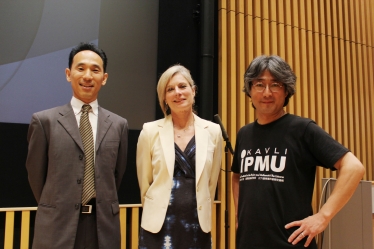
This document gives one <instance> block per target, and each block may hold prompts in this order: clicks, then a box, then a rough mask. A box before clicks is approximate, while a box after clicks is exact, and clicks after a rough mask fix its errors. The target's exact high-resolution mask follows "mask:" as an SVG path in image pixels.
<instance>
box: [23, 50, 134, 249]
mask: <svg viewBox="0 0 374 249" xmlns="http://www.w3.org/2000/svg"><path fill="white" fill-rule="evenodd" d="M106 65H107V58H106V55H105V53H104V51H102V50H101V49H99V48H98V47H97V46H96V45H94V44H90V43H81V44H79V45H78V46H76V47H75V48H73V49H72V51H71V52H70V56H69V68H67V69H66V70H65V73H66V79H67V81H69V82H70V83H71V86H72V90H73V97H72V99H71V101H70V102H69V103H68V104H66V105H64V106H59V107H55V108H52V109H49V110H45V111H41V112H38V113H34V114H33V116H32V120H31V124H30V127H29V132H28V141H29V152H28V156H27V161H26V168H27V171H28V178H29V182H30V186H31V189H32V191H33V193H34V196H35V199H36V201H37V202H38V211H37V213H36V219H35V230H34V231H35V232H34V240H33V248H34V249H52V248H64V249H68V248H72V249H73V248H74V249H78V248H90V249H97V248H100V249H104V248H105V249H108V248H110V249H119V248H120V239H121V238H120V222H119V203H118V196H117V190H118V188H119V186H120V183H121V179H122V176H123V174H124V172H125V168H126V161H127V137H128V124H127V121H126V119H124V118H122V117H120V116H118V115H116V114H114V113H112V112H109V111H107V110H105V109H104V108H102V107H100V106H99V105H98V102H97V96H98V93H99V91H100V88H101V86H103V85H105V84H106V81H107V78H108V74H107V73H106ZM84 104H89V105H90V106H91V107H90V108H92V109H91V110H90V111H89V113H88V117H89V123H90V125H91V127H92V135H91V137H93V141H92V142H91V144H92V145H93V144H94V146H93V147H94V156H93V158H94V160H93V161H94V173H93V179H94V181H93V182H94V194H93V197H92V198H91V197H90V198H91V199H90V200H89V201H88V203H87V204H86V203H85V201H83V204H82V189H83V185H84V171H85V161H86V158H87V152H86V153H85V149H84V148H86V147H84V146H83V142H82V136H81V133H80V130H79V126H80V118H81V116H82V115H81V114H82V113H83V111H82V110H83V109H82V106H83V105H84ZM87 122H88V121H87ZM90 130H91V129H90Z"/></svg>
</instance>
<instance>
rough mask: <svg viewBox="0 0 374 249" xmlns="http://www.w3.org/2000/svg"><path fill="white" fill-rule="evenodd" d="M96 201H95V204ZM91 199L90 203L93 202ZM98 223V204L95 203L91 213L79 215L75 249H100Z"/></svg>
mask: <svg viewBox="0 0 374 249" xmlns="http://www.w3.org/2000/svg"><path fill="white" fill-rule="evenodd" d="M94 202H95V201H93V204H94ZM91 203H92V202H91V201H90V202H89V203H88V204H91ZM98 248H99V242H98V238H97V225H96V206H95V205H93V212H92V213H91V214H84V213H81V214H80V216H79V222H78V229H77V236H76V238H75V244H74V249H98Z"/></svg>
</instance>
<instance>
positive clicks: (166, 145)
mask: <svg viewBox="0 0 374 249" xmlns="http://www.w3.org/2000/svg"><path fill="white" fill-rule="evenodd" d="M158 130H159V134H160V141H161V146H162V151H163V152H164V157H165V161H166V167H167V169H168V172H169V176H170V178H171V179H172V178H173V174H174V162H175V148H174V133H173V122H172V120H171V115H169V116H167V117H166V118H165V119H164V122H163V123H162V122H160V123H159V124H158Z"/></svg>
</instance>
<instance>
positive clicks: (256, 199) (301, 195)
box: [231, 56, 365, 249]
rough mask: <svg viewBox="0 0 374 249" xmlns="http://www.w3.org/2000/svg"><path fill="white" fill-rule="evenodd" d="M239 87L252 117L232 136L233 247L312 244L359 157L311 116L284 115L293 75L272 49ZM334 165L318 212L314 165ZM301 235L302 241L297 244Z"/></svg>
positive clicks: (346, 192)
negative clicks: (249, 103) (336, 174)
mask: <svg viewBox="0 0 374 249" xmlns="http://www.w3.org/2000/svg"><path fill="white" fill-rule="evenodd" d="M244 81H245V86H244V89H243V91H244V92H245V93H246V95H247V96H249V97H250V98H251V99H252V106H253V107H254V108H255V109H256V115H257V120H256V121H255V122H253V123H250V124H248V125H246V126H244V127H242V128H241V129H240V130H239V132H238V135H237V140H236V148H235V154H234V159H233V164H232V168H231V169H232V171H233V172H234V174H233V178H232V185H233V195H234V203H235V212H236V218H237V235H236V248H238V249H242V248H245V249H251V248H253V249H265V248H305V247H307V248H313V249H316V248H317V245H316V242H315V239H314V237H315V236H316V235H317V234H319V233H321V232H322V231H323V230H324V229H325V228H326V227H327V225H328V223H329V222H330V220H331V219H332V218H333V217H334V216H335V215H336V213H337V212H338V211H339V210H340V209H341V208H342V207H343V206H344V205H345V204H346V203H347V202H348V200H349V198H350V197H351V196H352V194H353V193H354V191H355V189H356V187H357V185H358V183H359V181H360V180H361V178H362V176H363V175H364V173H365V169H364V167H363V165H362V164H361V162H360V161H359V160H358V159H357V158H356V157H355V156H354V155H353V154H352V153H351V152H350V151H349V150H348V149H347V148H345V147H344V146H343V145H341V144H340V143H338V142H337V141H336V140H334V139H333V138H332V137H331V136H330V135H329V134H328V133H326V132H325V131H324V130H323V129H322V128H320V127H319V126H317V125H316V123H315V122H313V121H312V120H310V119H306V118H301V117H298V116H295V115H291V114H286V112H285V111H284V109H283V107H284V106H286V105H287V104H288V101H289V98H290V97H291V96H292V95H293V94H294V93H295V83H296V76H295V74H294V73H293V71H292V69H291V68H290V66H289V65H288V64H287V63H286V62H285V61H284V60H283V59H281V58H280V57H278V56H259V57H257V58H255V59H254V60H253V61H252V63H251V64H250V65H249V67H248V69H247V70H246V73H245V76H244ZM317 166H322V167H325V168H329V169H331V170H339V177H338V180H337V182H336V185H335V188H334V191H333V193H332V194H331V196H330V198H329V199H328V200H327V202H326V203H325V205H324V206H323V207H322V208H321V210H319V212H318V213H316V214H313V211H312V207H311V201H312V195H313V188H314V179H315V172H316V167H317ZM299 242H300V243H299Z"/></svg>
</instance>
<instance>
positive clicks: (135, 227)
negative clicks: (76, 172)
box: [0, 201, 221, 249]
mask: <svg viewBox="0 0 374 249" xmlns="http://www.w3.org/2000/svg"><path fill="white" fill-rule="evenodd" d="M217 204H218V205H217ZM219 204H221V202H220V201H214V207H213V210H212V215H213V217H215V219H213V224H212V225H213V226H212V232H211V234H212V241H213V247H212V248H213V249H214V248H216V246H217V244H218V243H219V239H217V231H219V229H218V228H217V226H220V222H219V219H217V216H219V212H218V211H217V206H219ZM119 207H120V214H119V216H120V222H121V248H122V249H126V245H129V248H138V237H139V226H140V223H139V221H140V219H139V218H140V208H141V207H142V205H141V204H120V205H119ZM128 209H129V210H131V214H130V217H128V215H127V210H128ZM36 210H37V207H7V208H0V212H5V213H6V215H5V236H4V249H12V248H13V240H14V230H15V225H14V217H15V213H16V212H21V213H22V218H21V228H20V232H21V236H20V248H21V249H28V248H29V244H30V213H31V212H36ZM127 234H129V235H130V236H128V238H129V239H130V241H127V236H126V235H127ZM0 247H1V246H0Z"/></svg>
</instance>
